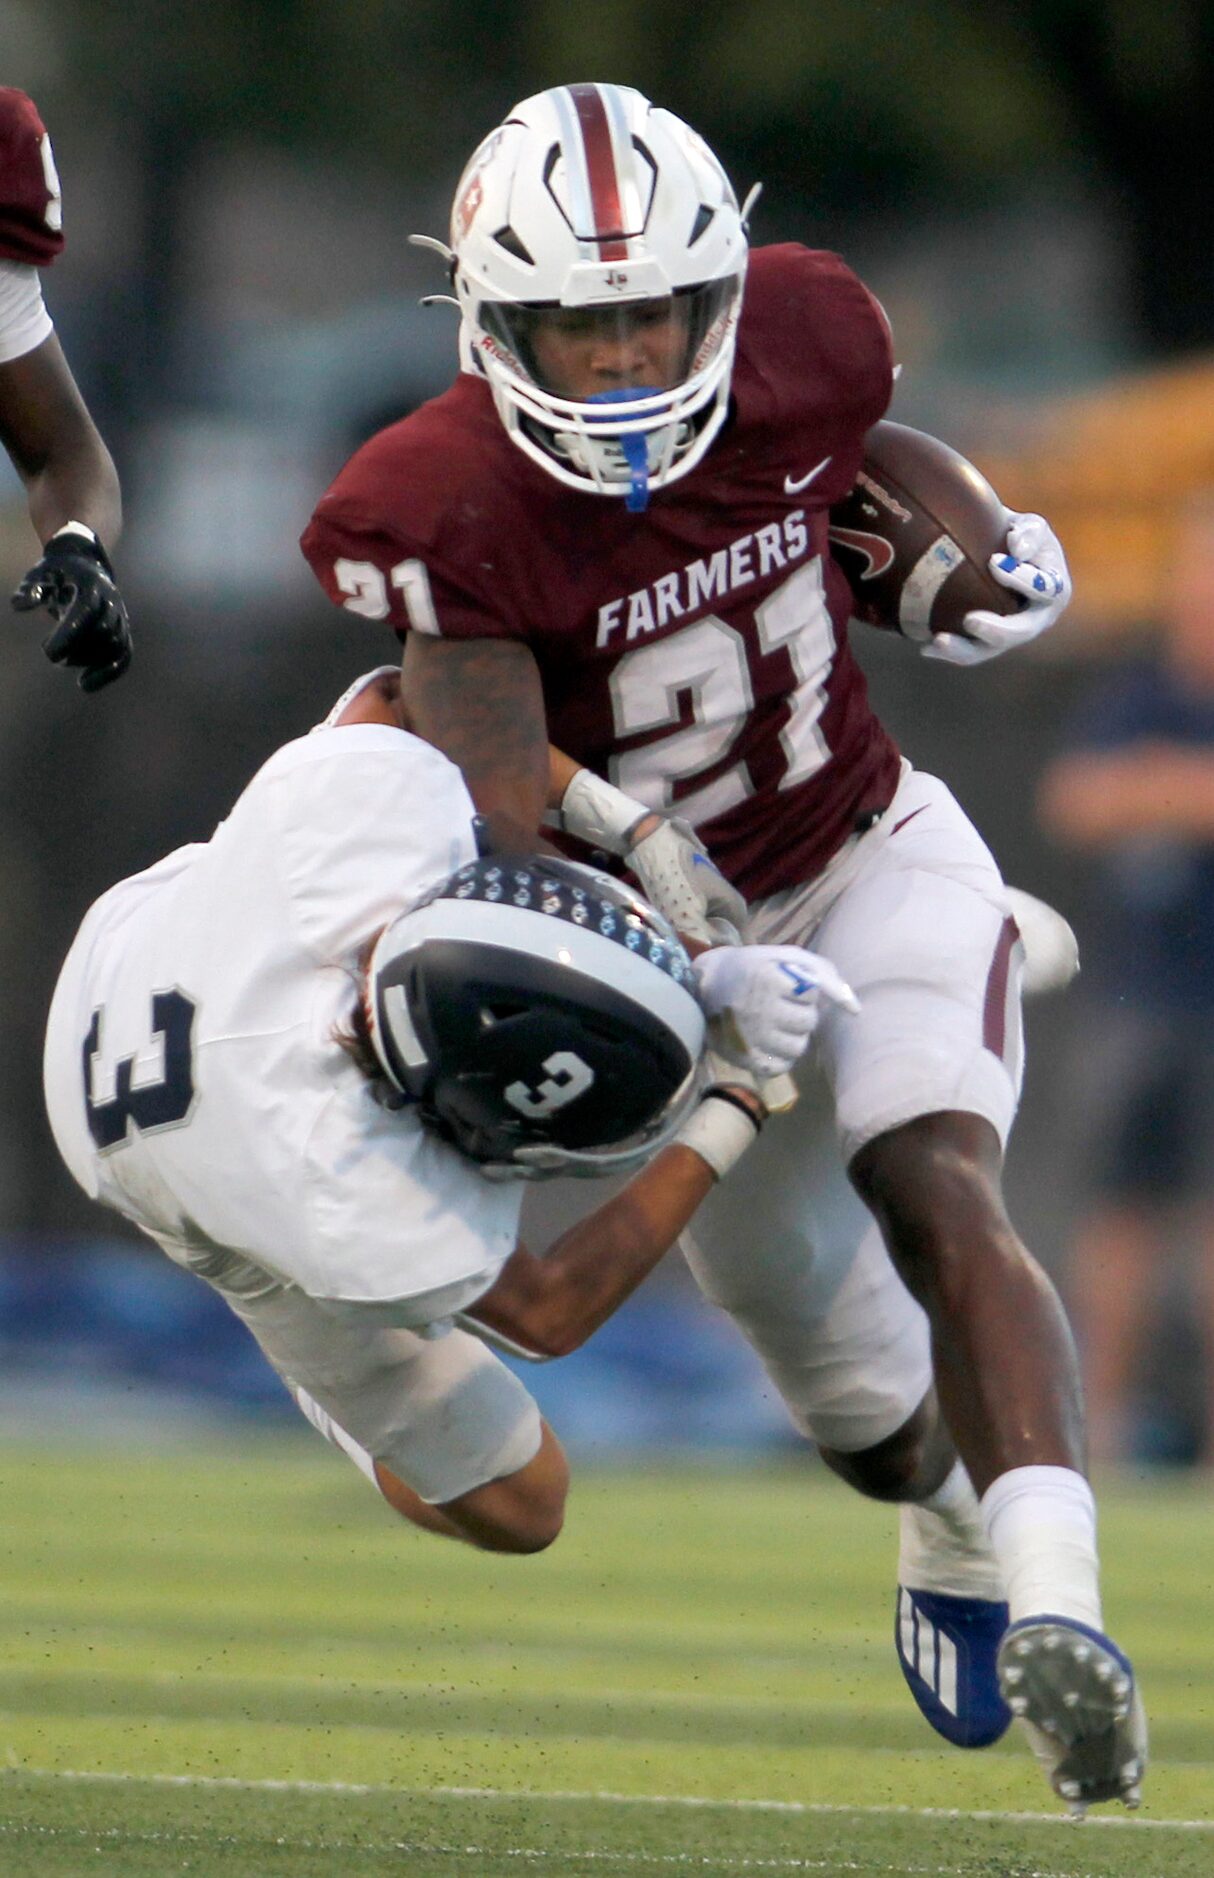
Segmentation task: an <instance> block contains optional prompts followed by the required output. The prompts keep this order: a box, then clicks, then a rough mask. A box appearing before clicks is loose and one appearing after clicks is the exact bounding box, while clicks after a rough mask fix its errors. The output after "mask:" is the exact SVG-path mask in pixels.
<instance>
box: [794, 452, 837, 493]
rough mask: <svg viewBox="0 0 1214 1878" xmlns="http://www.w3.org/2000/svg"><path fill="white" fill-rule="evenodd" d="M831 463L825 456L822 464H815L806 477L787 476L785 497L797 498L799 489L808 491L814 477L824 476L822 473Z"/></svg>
mask: <svg viewBox="0 0 1214 1878" xmlns="http://www.w3.org/2000/svg"><path fill="white" fill-rule="evenodd" d="M829 462H830V458H829V457H828V456H824V457H823V458H822V461H821V462H820V463H815V464H814V466H813V468H812V469H811V470H809V471H808V472H807V474H806V475H804V476H786V477H785V478H784V493H785V495H788V496H795V495H796V493H797V491H798V490H799V489H808V488H809V485H810V483H811V482H812V481H813V479H814V477H815V476H820V475H821V474H822V471H823V470H824V469H825V468H826V465H827V464H828V463H829Z"/></svg>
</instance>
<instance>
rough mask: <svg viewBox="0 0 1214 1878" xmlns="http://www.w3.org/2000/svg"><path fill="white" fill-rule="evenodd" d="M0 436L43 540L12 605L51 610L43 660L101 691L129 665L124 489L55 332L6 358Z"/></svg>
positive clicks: (1, 373)
mask: <svg viewBox="0 0 1214 1878" xmlns="http://www.w3.org/2000/svg"><path fill="white" fill-rule="evenodd" d="M0 442H2V443H3V444H4V447H5V449H6V450H7V451H8V454H9V456H10V457H11V458H12V461H13V464H14V465H15V467H16V469H17V472H18V474H19V475H20V477H21V479H22V481H23V482H24V484H25V487H26V493H27V497H28V500H29V511H30V519H31V521H32V522H33V524H34V527H35V529H36V531H37V533H38V536H39V538H40V539H41V541H42V543H43V552H42V556H41V559H40V560H38V561H37V562H35V564H34V566H33V567H31V568H30V570H29V572H28V573H27V574H26V575H25V578H24V579H23V580H22V582H21V584H20V586H19V587H18V588H17V591H16V592H15V593H14V595H13V605H14V607H16V609H17V611H18V612H22V613H27V612H39V611H40V612H42V613H44V614H45V615H46V617H47V619H48V620H49V621H50V625H51V630H50V632H49V633H48V634H47V636H46V638H45V639H44V641H43V650H44V651H45V652H46V655H47V657H48V658H49V659H50V660H51V661H52V662H53V663H54V664H57V665H67V666H72V667H77V668H79V670H80V681H79V682H80V687H81V689H82V690H83V691H98V690H100V689H101V687H102V686H103V685H108V684H110V683H112V682H113V680H114V679H115V678H120V677H121V676H122V674H123V672H124V671H125V670H126V668H127V666H128V665H129V664H130V662H131V630H130V621H129V620H128V618H127V612H126V607H125V605H124V604H123V600H122V596H121V594H120V593H119V591H118V588H117V586H116V584H115V581H114V570H113V568H112V567H111V565H110V559H109V554H108V552H107V544H111V545H112V543H113V542H114V540H115V539H116V537H117V535H118V533H119V531H120V529H121V527H122V495H121V491H120V489H119V484H118V472H117V470H116V469H115V468H114V462H113V458H112V457H111V456H110V453H109V451H108V450H107V449H106V447H105V444H104V443H103V442H102V439H101V436H100V433H99V432H98V430H97V427H96V425H95V424H94V423H93V420H92V418H91V417H90V416H89V413H88V411H87V409H86V407H85V404H84V400H83V398H82V397H81V396H80V393H79V391H78V390H77V388H76V381H75V379H74V378H73V377H72V374H71V371H70V369H69V367H68V363H67V360H66V359H65V358H64V356H63V350H62V347H61V346H60V344H59V341H58V339H56V337H55V335H54V334H53V333H52V334H51V335H50V337H49V338H47V339H44V340H43V342H42V344H41V345H39V346H35V347H34V349H33V351H31V352H27V353H24V354H23V355H22V356H21V357H20V358H16V359H9V360H8V361H7V362H6V363H5V364H3V365H0Z"/></svg>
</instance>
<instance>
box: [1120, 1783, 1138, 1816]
mask: <svg viewBox="0 0 1214 1878" xmlns="http://www.w3.org/2000/svg"><path fill="white" fill-rule="evenodd" d="M1121 1797H1122V1799H1123V1800H1124V1802H1125V1804H1126V1805H1127V1806H1128V1807H1129V1808H1130V1811H1131V1812H1133V1810H1134V1808H1135V1807H1136V1806H1141V1805H1142V1788H1141V1787H1127V1788H1126V1790H1125V1792H1124V1793H1123V1794H1122V1796H1121Z"/></svg>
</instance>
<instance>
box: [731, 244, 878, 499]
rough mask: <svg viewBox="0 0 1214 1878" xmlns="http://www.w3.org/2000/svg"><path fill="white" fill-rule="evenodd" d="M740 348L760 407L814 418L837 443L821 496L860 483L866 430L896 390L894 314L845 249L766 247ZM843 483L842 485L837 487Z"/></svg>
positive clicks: (754, 265)
mask: <svg viewBox="0 0 1214 1878" xmlns="http://www.w3.org/2000/svg"><path fill="white" fill-rule="evenodd" d="M739 352H740V354H741V357H742V360H743V370H745V371H746V372H747V374H748V376H749V378H750V381H751V383H752V384H753V385H754V387H755V395H756V406H755V409H756V415H758V416H762V415H763V414H764V413H765V414H766V416H767V417H768V419H769V421H771V422H772V423H774V424H779V425H781V426H784V425H787V424H789V423H792V424H796V423H800V424H804V425H806V426H808V427H810V428H812V430H813V432H814V434H815V435H817V436H819V437H821V438H822V439H823V445H824V447H825V445H826V444H832V445H833V446H834V458H835V460H834V462H833V463H832V465H831V470H830V473H829V475H827V476H824V477H823V478H822V480H821V481H820V482H819V483H817V484H816V485H815V502H826V503H829V502H831V501H835V500H837V499H838V497H839V496H840V495H842V494H845V493H846V490H847V489H849V488H850V487H851V484H852V482H854V480H855V472H856V470H857V469H858V468H859V463H860V454H859V453H860V446H861V444H862V441H863V438H864V434H865V432H866V431H868V430H870V429H871V427H872V426H873V425H874V424H875V423H876V422H877V420H878V419H879V418H880V417H882V416H884V414H885V411H886V408H887V406H888V404H889V401H890V397H891V395H892V393H893V385H894V365H893V350H892V341H891V338H890V329H889V322H888V320H887V319H886V317H885V314H884V312H883V311H882V309H881V306H880V305H879V303H878V302H877V300H875V299H874V297H873V295H872V294H871V293H870V292H869V290H868V288H867V287H866V286H865V285H864V282H863V281H862V280H861V279H860V278H859V276H858V275H856V274H854V273H853V272H852V270H851V268H850V267H848V265H847V263H846V262H845V261H843V260H841V259H840V257H839V256H838V255H837V254H830V253H827V252H825V251H820V250H817V249H812V248H803V247H801V246H800V245H799V244H797V243H795V242H785V243H782V244H780V245H778V246H775V247H769V248H758V249H756V250H755V253H754V255H753V256H752V258H751V272H750V275H749V276H748V279H747V285H746V300H745V303H744V307H743V316H742V328H741V337H740V343H739ZM836 485H838V486H836Z"/></svg>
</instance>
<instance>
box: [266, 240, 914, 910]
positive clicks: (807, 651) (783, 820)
mask: <svg viewBox="0 0 1214 1878" xmlns="http://www.w3.org/2000/svg"><path fill="white" fill-rule="evenodd" d="M891 386H892V366H891V359H890V345H889V334H888V329H887V327H886V323H885V320H884V318H883V316H882V314H881V312H880V310H879V308H878V307H877V306H876V303H875V302H874V301H873V299H872V297H871V296H870V294H869V293H868V291H867V289H866V288H865V287H864V286H863V285H862V284H861V282H860V281H859V280H858V279H857V278H856V276H855V275H854V274H853V273H852V272H851V271H850V269H849V268H847V267H846V266H845V265H844V264H843V262H842V261H840V260H839V259H838V258H837V256H835V255H831V254H821V253H814V252H811V251H810V250H808V249H805V248H801V247H797V246H792V245H788V246H781V247H772V248H760V249H758V250H757V251H756V252H755V253H754V254H753V255H752V257H751V261H750V269H749V273H748V276H747V284H746V296H745V301H744V304H743V309H742V316H741V320H740V323H739V334H738V351H737V361H736V364H735V367H734V374H733V385H732V393H733V396H732V404H731V415H730V418H729V421H728V422H727V424H726V426H725V428H724V429H723V430H722V432H721V434H720V436H719V437H718V438H717V439H716V441H715V442H714V443H713V444H712V446H711V447H710V449H709V450H708V452H707V454H706V455H705V457H704V458H703V460H702V461H701V462H700V463H699V464H698V465H697V466H696V468H695V469H694V470H692V471H690V472H689V473H688V474H687V475H686V476H684V477H683V478H682V479H681V480H680V481H678V482H675V483H673V484H671V485H670V486H669V487H668V488H666V489H660V490H657V491H655V492H654V493H653V494H652V495H651V496H650V500H649V506H648V507H647V508H646V509H645V510H644V511H643V512H642V513H640V514H634V513H630V512H629V511H628V510H627V509H626V508H625V506H624V503H623V502H622V501H617V500H615V499H613V498H609V497H604V496H600V495H596V494H592V493H584V492H582V491H580V490H575V489H569V488H566V487H565V486H564V485H562V484H561V483H559V482H558V481H557V480H556V478H555V477H552V476H549V475H548V474H547V473H546V471H544V470H543V469H542V468H541V467H540V466H539V465H538V464H533V463H532V462H531V461H530V460H529V459H528V458H527V457H525V456H524V455H523V454H522V452H521V451H520V450H519V449H518V447H517V446H516V445H515V444H514V443H512V442H511V441H510V439H509V437H508V436H507V434H506V431H505V429H504V427H503V425H502V424H501V422H500V420H499V419H498V416H497V413H496V410H495V408H494V404H493V399H492V396H491V393H490V391H489V388H488V385H487V384H486V383H485V382H484V380H482V379H481V378H479V377H475V376H473V375H472V374H470V373H465V374H462V375H461V376H460V378H459V379H458V380H457V382H456V383H455V384H454V385H453V386H452V387H451V389H450V390H449V391H447V392H445V393H444V394H443V395H442V396H441V397H439V398H436V399H434V400H433V401H432V402H431V403H429V404H426V405H423V406H422V407H421V409H420V410H418V411H415V412H414V413H413V414H412V415H411V416H409V417H407V418H405V419H403V420H402V421H401V422H400V423H398V424H393V425H391V426H390V427H389V428H388V429H387V430H384V431H381V432H380V433H379V435H378V436H376V437H373V438H372V439H371V441H370V442H369V443H367V444H365V445H364V446H363V448H362V449H360V450H359V451H358V452H357V454H356V455H355V456H354V457H352V458H351V460H350V462H349V463H347V465H346V467H345V468H344V469H343V470H342V472H341V474H340V475H339V476H338V478H337V480H336V481H335V483H334V484H333V486H332V488H331V489H330V490H329V492H328V493H327V495H325V496H324V497H323V498H322V500H321V502H320V503H319V505H318V507H317V509H316V513H315V515H314V516H313V518H312V521H311V523H310V524H309V526H308V528H307V530H306V532H305V534H304V537H303V550H304V553H305V555H306V556H307V558H308V560H309V561H310V562H311V564H312V566H313V568H314V569H315V571H316V573H317V575H318V577H319V579H320V581H321V583H322V585H323V586H324V587H325V589H326V591H327V592H328V593H329V594H330V595H331V596H332V597H333V598H334V599H335V600H336V601H337V602H338V603H339V604H341V605H344V606H346V607H348V608H350V609H351V610H352V611H353V612H356V613H361V614H363V615H365V616H366V617H368V618H371V619H385V620H389V621H390V622H391V623H392V624H393V625H394V626H395V627H396V628H397V629H398V630H399V631H401V632H402V633H403V632H405V631H408V630H413V631H419V632H426V633H435V634H441V635H442V636H443V637H444V638H461V639H466V638H485V637H492V638H504V639H521V640H523V641H525V642H526V644H527V645H529V646H530V648H531V650H532V652H533V653H534V655H535V658H536V662H537V664H538V666H539V670H540V673H541V676H542V679H543V686H544V698H545V703H546V708H547V715H548V727H549V734H550V736H551V738H552V741H553V743H555V744H557V745H558V746H559V747H560V748H561V749H563V750H566V751H568V753H569V754H570V755H571V756H572V757H574V758H576V759H577V760H578V761H580V762H582V763H584V764H586V765H587V766H588V767H589V768H591V769H594V770H597V771H598V772H599V773H600V774H603V775H609V776H610V777H611V778H612V779H613V780H614V781H615V782H617V783H618V784H619V786H620V787H621V788H622V789H626V790H627V791H628V792H629V793H630V794H632V795H635V796H637V797H639V798H640V799H641V800H642V801H645V802H648V803H649V804H650V805H651V806H653V807H655V808H669V809H673V810H675V811H677V812H678V813H679V814H681V815H685V816H686V817H687V818H688V819H689V820H690V821H692V822H693V823H694V824H695V825H696V827H697V828H698V829H699V831H700V833H701V835H702V836H703V838H704V840H705V842H706V843H707V845H708V847H709V849H710V851H711V853H712V854H713V857H714V859H715V860H716V861H717V863H718V865H719V866H720V867H721V868H722V869H723V871H724V872H725V873H726V874H728V876H729V877H730V879H732V880H733V881H734V882H735V883H736V885H737V886H738V887H739V889H740V890H741V891H742V893H743V894H745V895H746V897H747V898H748V899H754V898H757V897H759V896H761V895H763V894H768V893H773V892H776V891H778V890H779V889H781V888H784V887H790V886H794V885H796V884H797V883H799V882H801V881H805V880H808V879H810V878H812V877H813V876H814V875H815V874H816V873H817V872H818V871H819V870H820V869H821V868H822V867H823V866H824V865H825V863H826V861H827V860H829V858H830V856H831V855H832V854H833V853H834V852H835V850H836V849H837V848H838V847H839V846H840V844H841V843H842V842H843V841H845V840H846V839H847V837H848V835H849V834H850V833H851V832H852V830H853V828H854V827H855V826H856V824H857V822H858V821H860V820H861V819H862V818H863V817H865V816H866V815H867V814H870V813H871V812H872V811H873V810H875V809H879V808H882V807H884V806H885V804H886V803H887V802H888V801H889V799H890V797H891V796H892V795H893V791H894V787H895V783H896V779H897V774H898V763H899V759H898V752H897V750H896V748H895V746H894V744H893V742H892V741H891V739H890V738H889V736H888V735H887V734H886V732H885V730H884V729H883V728H882V726H881V725H880V724H879V723H878V721H877V719H876V718H875V717H874V715H873V713H872V711H871V709H870V707H869V703H868V695H867V690H866V687H865V683H864V678H863V675H862V673H861V672H860V669H859V667H858V665H857V664H856V662H855V660H854V658H853V656H852V653H851V651H850V648H849V647H848V643H847V620H848V616H849V613H850V594H849V590H848V587H847V582H846V580H845V579H844V577H843V574H842V573H841V571H840V570H839V569H838V568H837V567H836V565H835V564H834V562H833V561H832V560H831V559H830V557H829V554H828V552H827V540H826V530H827V511H828V509H829V507H830V505H831V503H832V502H837V501H838V500H839V499H840V498H841V497H842V496H843V495H845V494H846V493H847V491H848V490H849V489H850V488H851V487H852V484H853V483H854V481H855V478H856V472H857V470H858V469H859V466H860V457H861V451H862V445H863V440H864V435H865V432H866V431H867V430H868V429H869V428H870V426H871V425H873V424H874V423H876V421H877V419H878V418H879V417H880V416H881V415H882V413H883V411H884V410H885V407H886V405H887V403H888V401H889V395H890V390H891Z"/></svg>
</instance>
